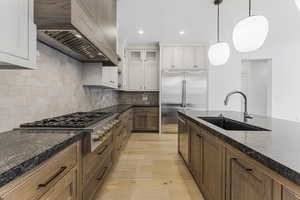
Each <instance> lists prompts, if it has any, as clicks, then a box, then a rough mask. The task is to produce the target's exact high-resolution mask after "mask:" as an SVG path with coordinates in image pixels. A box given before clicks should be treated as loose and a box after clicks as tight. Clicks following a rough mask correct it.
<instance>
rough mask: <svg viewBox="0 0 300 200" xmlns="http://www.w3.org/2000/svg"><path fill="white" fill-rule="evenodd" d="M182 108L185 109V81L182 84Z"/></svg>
mask: <svg viewBox="0 0 300 200" xmlns="http://www.w3.org/2000/svg"><path fill="white" fill-rule="evenodd" d="M182 88H183V91H182V107H184V108H185V107H186V80H183V82H182Z"/></svg>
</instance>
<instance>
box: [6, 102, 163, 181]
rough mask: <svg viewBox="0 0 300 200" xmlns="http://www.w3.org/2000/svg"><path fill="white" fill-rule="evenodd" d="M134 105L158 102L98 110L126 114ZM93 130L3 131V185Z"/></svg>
mask: <svg viewBox="0 0 300 200" xmlns="http://www.w3.org/2000/svg"><path fill="white" fill-rule="evenodd" d="M133 107H158V105H126V104H124V105H122V104H120V105H115V106H111V107H107V108H102V109H97V110H94V111H101V112H112V113H114V114H122V113H123V112H125V111H127V110H128V109H130V108H133ZM86 134H89V133H85V132H84V131H72V130H66V131H62V130H52V131H51V130H47V129H44V130H35V131H33V130H26V129H24V130H22V129H15V130H12V131H8V132H5V133H1V134H0V187H2V186H3V185H5V184H7V183H9V182H10V181H12V180H14V179H15V178H17V177H18V176H21V175H22V174H24V173H25V172H27V171H29V170H31V169H33V168H34V167H36V166H37V165H39V164H41V163H42V162H44V161H46V160H47V159H49V158H50V157H52V156H53V155H55V154H56V153H58V152H60V151H61V150H63V149H64V148H66V147H68V146H69V145H71V144H73V143H74V142H76V141H78V140H80V139H82V138H83V137H84V135H86Z"/></svg>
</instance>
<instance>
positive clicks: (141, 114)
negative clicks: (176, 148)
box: [133, 107, 159, 132]
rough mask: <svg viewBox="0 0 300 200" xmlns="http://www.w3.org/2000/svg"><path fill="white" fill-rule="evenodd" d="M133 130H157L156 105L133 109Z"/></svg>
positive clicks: (157, 114) (157, 113)
mask: <svg viewBox="0 0 300 200" xmlns="http://www.w3.org/2000/svg"><path fill="white" fill-rule="evenodd" d="M133 123H134V125H133V129H134V131H153V132H154V131H158V129H159V112H158V108H156V107H138V108H135V110H134V119H133Z"/></svg>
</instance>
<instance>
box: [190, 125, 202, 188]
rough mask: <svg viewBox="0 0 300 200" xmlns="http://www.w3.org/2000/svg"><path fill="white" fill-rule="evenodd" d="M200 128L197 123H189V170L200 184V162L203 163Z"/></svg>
mask: <svg viewBox="0 0 300 200" xmlns="http://www.w3.org/2000/svg"><path fill="white" fill-rule="evenodd" d="M199 130H200V129H199V128H198V126H197V125H195V124H193V123H191V124H190V134H191V153H190V167H191V171H192V173H193V175H194V177H195V179H196V181H197V183H198V184H202V183H203V181H202V177H203V176H202V173H203V171H202V164H203V160H202V159H203V137H202V135H201V134H200V131H199Z"/></svg>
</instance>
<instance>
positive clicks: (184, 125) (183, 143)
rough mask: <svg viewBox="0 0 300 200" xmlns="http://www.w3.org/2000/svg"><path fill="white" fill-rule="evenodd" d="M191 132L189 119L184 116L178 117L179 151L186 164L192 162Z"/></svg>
mask: <svg viewBox="0 0 300 200" xmlns="http://www.w3.org/2000/svg"><path fill="white" fill-rule="evenodd" d="M189 141H190V133H189V125H188V121H187V120H186V119H185V118H183V117H182V116H179V117H178V152H179V153H180V155H181V156H182V158H183V160H184V161H185V163H186V164H188V165H189V163H190V157H189V156H190V148H189V147H190V144H189Z"/></svg>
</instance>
